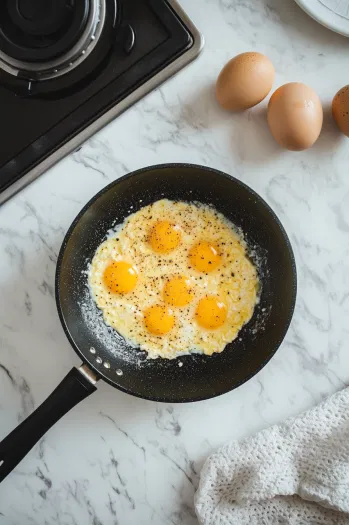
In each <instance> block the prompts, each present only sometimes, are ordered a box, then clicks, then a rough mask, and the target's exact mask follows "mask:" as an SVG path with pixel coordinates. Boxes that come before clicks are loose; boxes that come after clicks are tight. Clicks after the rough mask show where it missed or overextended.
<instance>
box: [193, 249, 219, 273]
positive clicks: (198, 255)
mask: <svg viewBox="0 0 349 525" xmlns="http://www.w3.org/2000/svg"><path fill="white" fill-rule="evenodd" d="M189 261H190V264H191V266H193V268H195V270H197V271H198V272H202V273H209V272H212V271H213V270H215V269H216V268H217V266H218V265H219V263H220V261H221V256H220V255H219V253H218V250H217V247H216V246H214V244H211V243H209V242H205V241H202V242H199V243H197V244H195V245H194V246H193V247H192V248H191V249H190V251H189Z"/></svg>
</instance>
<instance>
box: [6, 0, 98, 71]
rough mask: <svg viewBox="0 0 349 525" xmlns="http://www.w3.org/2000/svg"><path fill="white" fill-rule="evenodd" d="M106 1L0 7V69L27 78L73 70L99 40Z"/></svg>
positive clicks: (24, 0) (25, 0)
mask: <svg viewBox="0 0 349 525" xmlns="http://www.w3.org/2000/svg"><path fill="white" fill-rule="evenodd" d="M105 15H106V0H15V1H14V0H7V2H3V3H2V4H1V6H0V67H1V68H3V69H4V70H5V71H6V72H7V73H10V74H11V75H14V76H17V77H20V78H26V79H28V80H36V81H38V80H47V79H51V78H55V77H58V76H61V75H64V74H65V73H67V72H70V71H72V70H73V69H75V67H77V66H78V65H79V64H80V63H81V62H82V61H84V60H85V59H86V58H87V57H88V56H89V54H90V53H91V52H92V51H93V49H94V47H95V46H96V44H97V43H98V40H99V37H100V36H101V33H102V30H103V26H104V21H105Z"/></svg>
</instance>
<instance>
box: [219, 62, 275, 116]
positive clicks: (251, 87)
mask: <svg viewBox="0 0 349 525" xmlns="http://www.w3.org/2000/svg"><path fill="white" fill-rule="evenodd" d="M274 77H275V70H274V66H273V64H272V63H271V62H270V60H269V58H267V57H266V56H264V55H262V54H261V53H255V52H249V53H242V54H241V55H237V56H236V57H235V58H232V59H231V60H229V62H228V63H227V64H226V65H225V66H224V68H223V69H222V71H221V72H220V74H219V76H218V79H217V83H216V98H217V101H218V102H219V104H220V105H221V106H222V107H223V108H224V109H227V110H230V111H243V110H244V109H248V108H251V107H252V106H255V105H256V104H259V102H261V101H262V100H263V99H264V98H265V97H266V96H267V95H268V93H269V91H270V90H271V88H272V87H273V83H274Z"/></svg>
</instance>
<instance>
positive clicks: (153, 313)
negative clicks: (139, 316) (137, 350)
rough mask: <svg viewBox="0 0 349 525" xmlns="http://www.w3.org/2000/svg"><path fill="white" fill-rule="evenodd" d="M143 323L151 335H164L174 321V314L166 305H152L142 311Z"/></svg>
mask: <svg viewBox="0 0 349 525" xmlns="http://www.w3.org/2000/svg"><path fill="white" fill-rule="evenodd" d="M144 323H145V326H146V328H147V330H148V332H150V333H151V334H153V335H165V334H167V332H169V331H170V330H171V329H172V328H173V326H174V323H175V320H174V316H173V315H172V313H171V310H170V309H169V308H167V306H161V305H157V304H156V305H153V306H151V307H150V308H148V309H147V310H146V311H145V312H144Z"/></svg>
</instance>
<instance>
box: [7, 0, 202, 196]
mask: <svg viewBox="0 0 349 525" xmlns="http://www.w3.org/2000/svg"><path fill="white" fill-rule="evenodd" d="M202 46H203V39H202V36H201V35H200V33H199V31H198V30H197V29H196V27H195V26H194V24H193V23H192V22H191V21H190V20H189V18H188V17H187V15H186V14H185V13H184V12H183V10H182V8H181V7H180V5H179V4H178V3H177V1H176V0H16V1H13V0H4V1H3V2H2V3H1V5H0V115H1V126H2V133H1V140H0V204H1V203H2V202H4V201H5V200H7V199H8V198H10V197H11V196H12V195H14V194H15V193H16V192H17V191H19V190H20V189H21V188H23V187H24V186H25V185H27V184H29V183H30V182H31V181H33V180H34V179H35V178H36V177H38V176H39V175H40V174H42V173H43V172H44V171H46V170H47V169H48V168H49V167H51V166H52V165H53V164H54V163H56V162H57V161H58V160H60V159H61V158H62V157H63V156H65V155H67V154H68V153H70V152H71V151H73V150H74V149H76V148H77V147H78V146H80V144H82V143H83V142H84V141H85V140H86V139H87V138H88V137H90V136H91V135H92V134H93V133H95V132H96V131H98V130H99V129H100V128H101V127H103V126H105V125H106V124H107V123H108V122H110V121H111V120H112V119H114V118H115V117H116V116H117V115H119V114H120V113H121V112H122V111H124V110H125V109H126V108H128V107H129V106H130V105H131V104H133V103H135V102H136V101H137V100H138V99H140V98H141V97H142V96H144V95H145V94H146V93H148V92H149V91H151V90H152V89H154V88H155V87H156V86H158V85H159V84H160V83H162V82H163V81H164V80H166V79H167V78H169V77H170V76H172V75H173V74H175V73H176V72H177V71H179V70H180V69H181V68H182V67H184V66H185V65H186V64H188V63H189V62H190V61H191V60H193V59H194V58H195V57H196V56H197V55H198V54H199V53H200V51H201V49H202Z"/></svg>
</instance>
